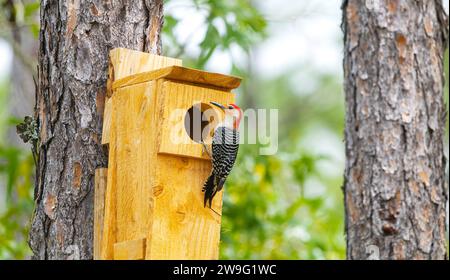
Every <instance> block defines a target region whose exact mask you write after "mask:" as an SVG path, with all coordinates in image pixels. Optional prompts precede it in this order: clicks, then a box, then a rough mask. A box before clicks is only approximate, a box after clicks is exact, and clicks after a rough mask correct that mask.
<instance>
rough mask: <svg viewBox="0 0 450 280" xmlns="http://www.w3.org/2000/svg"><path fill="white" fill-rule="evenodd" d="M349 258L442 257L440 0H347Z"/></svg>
mask: <svg viewBox="0 0 450 280" xmlns="http://www.w3.org/2000/svg"><path fill="white" fill-rule="evenodd" d="M343 30H344V32H345V39H344V40H345V59H344V73H345V94H346V130H345V138H346V156H347V162H346V170H345V183H344V192H345V204H346V234H347V257H348V259H367V258H372V259H378V258H379V259H444V258H446V255H447V254H446V234H445V231H446V209H445V207H446V202H447V199H448V190H447V189H446V186H445V177H444V172H445V161H446V160H445V158H444V129H445V118H446V112H445V107H444V101H443V86H444V76H443V75H444V71H443V59H444V51H445V48H446V45H447V40H448V18H447V15H446V14H445V12H444V9H443V7H442V1H441V0H433V1H432V0H430V1H406V0H367V1H360V0H347V1H344V4H343Z"/></svg>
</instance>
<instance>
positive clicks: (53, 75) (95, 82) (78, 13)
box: [29, 0, 163, 259]
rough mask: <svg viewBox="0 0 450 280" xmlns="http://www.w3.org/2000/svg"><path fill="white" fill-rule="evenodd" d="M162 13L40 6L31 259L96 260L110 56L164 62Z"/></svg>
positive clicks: (93, 0)
mask: <svg viewBox="0 0 450 280" xmlns="http://www.w3.org/2000/svg"><path fill="white" fill-rule="evenodd" d="M162 8H163V1H162V0H139V1H120V0H109V1H100V0H86V1H80V0H69V1H57V0H48V1H42V2H41V20H40V21H41V30H40V38H39V40H40V49H39V87H40V88H39V92H38V95H37V101H36V118H37V120H38V123H39V135H40V145H39V163H38V167H37V180H36V197H35V199H36V211H35V215H34V218H33V221H32V226H31V232H30V240H29V244H30V247H31V249H32V250H33V253H34V258H36V259H92V255H93V198H94V196H93V186H94V171H95V169H96V168H99V167H104V166H106V165H107V156H106V154H105V152H104V150H103V149H102V146H101V144H100V143H101V131H102V114H103V103H104V98H105V88H106V79H107V68H108V52H109V50H110V49H111V48H115V47H124V48H130V49H135V50H141V51H149V52H152V53H156V54H159V53H160V51H161V44H160V32H161V27H162V22H163V16H162Z"/></svg>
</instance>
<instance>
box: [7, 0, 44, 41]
mask: <svg viewBox="0 0 450 280" xmlns="http://www.w3.org/2000/svg"><path fill="white" fill-rule="evenodd" d="M10 3H12V4H10ZM0 7H1V9H0V23H2V24H1V25H0V26H6V25H7V24H4V23H5V22H8V25H10V27H19V28H28V29H29V31H30V32H31V34H33V35H34V36H35V37H36V38H37V37H38V35H39V7H40V2H39V1H5V0H0ZM0 31H5V30H1V28H0Z"/></svg>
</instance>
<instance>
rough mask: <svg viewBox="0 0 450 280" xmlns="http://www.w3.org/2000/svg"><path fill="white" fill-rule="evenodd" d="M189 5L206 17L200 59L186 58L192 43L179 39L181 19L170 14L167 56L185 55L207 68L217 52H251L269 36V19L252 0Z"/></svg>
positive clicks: (201, 1) (194, 0) (200, 1)
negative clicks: (259, 42) (178, 27)
mask: <svg viewBox="0 0 450 280" xmlns="http://www.w3.org/2000/svg"><path fill="white" fill-rule="evenodd" d="M173 1H174V0H171V1H166V3H168V2H173ZM188 3H190V5H191V6H192V7H195V9H196V10H197V11H199V12H202V14H204V24H203V26H206V32H205V33H204V36H203V39H202V41H201V42H200V44H199V47H200V49H201V51H200V54H199V56H198V57H195V58H192V57H188V56H186V53H185V48H186V44H187V43H188V42H183V43H181V42H179V41H178V40H177V38H176V37H175V35H174V32H173V31H174V30H175V29H176V28H177V26H178V24H180V20H181V19H180V18H175V17H174V16H173V15H171V14H166V15H165V17H164V30H163V32H164V34H163V35H164V46H165V49H164V52H165V54H166V55H168V56H173V57H180V56H181V57H182V58H183V60H184V61H185V62H186V63H187V65H190V66H192V67H196V68H204V67H205V64H206V63H207V62H208V60H209V59H210V58H211V56H212V54H213V53H214V52H215V51H218V50H219V51H226V52H228V53H230V49H231V47H237V48H238V49H240V50H242V51H244V52H247V53H248V52H249V50H250V48H251V46H253V45H254V44H255V43H256V42H258V41H260V40H261V39H262V38H264V36H265V29H266V25H267V24H266V20H265V19H264V18H263V16H262V15H261V14H260V13H259V12H258V10H257V9H255V7H254V5H253V4H252V1H250V0H230V1H216V0H190V1H188ZM234 62H235V61H233V63H234ZM235 66H236V64H235Z"/></svg>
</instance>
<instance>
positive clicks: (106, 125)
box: [102, 98, 112, 145]
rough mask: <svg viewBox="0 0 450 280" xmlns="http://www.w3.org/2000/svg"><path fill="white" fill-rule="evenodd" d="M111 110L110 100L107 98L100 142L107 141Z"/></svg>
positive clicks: (104, 143)
mask: <svg viewBox="0 0 450 280" xmlns="http://www.w3.org/2000/svg"><path fill="white" fill-rule="evenodd" d="M111 111H112V100H111V98H107V99H106V101H105V111H104V113H103V128H102V144H103V145H106V144H108V143H109V138H110V130H111Z"/></svg>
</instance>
